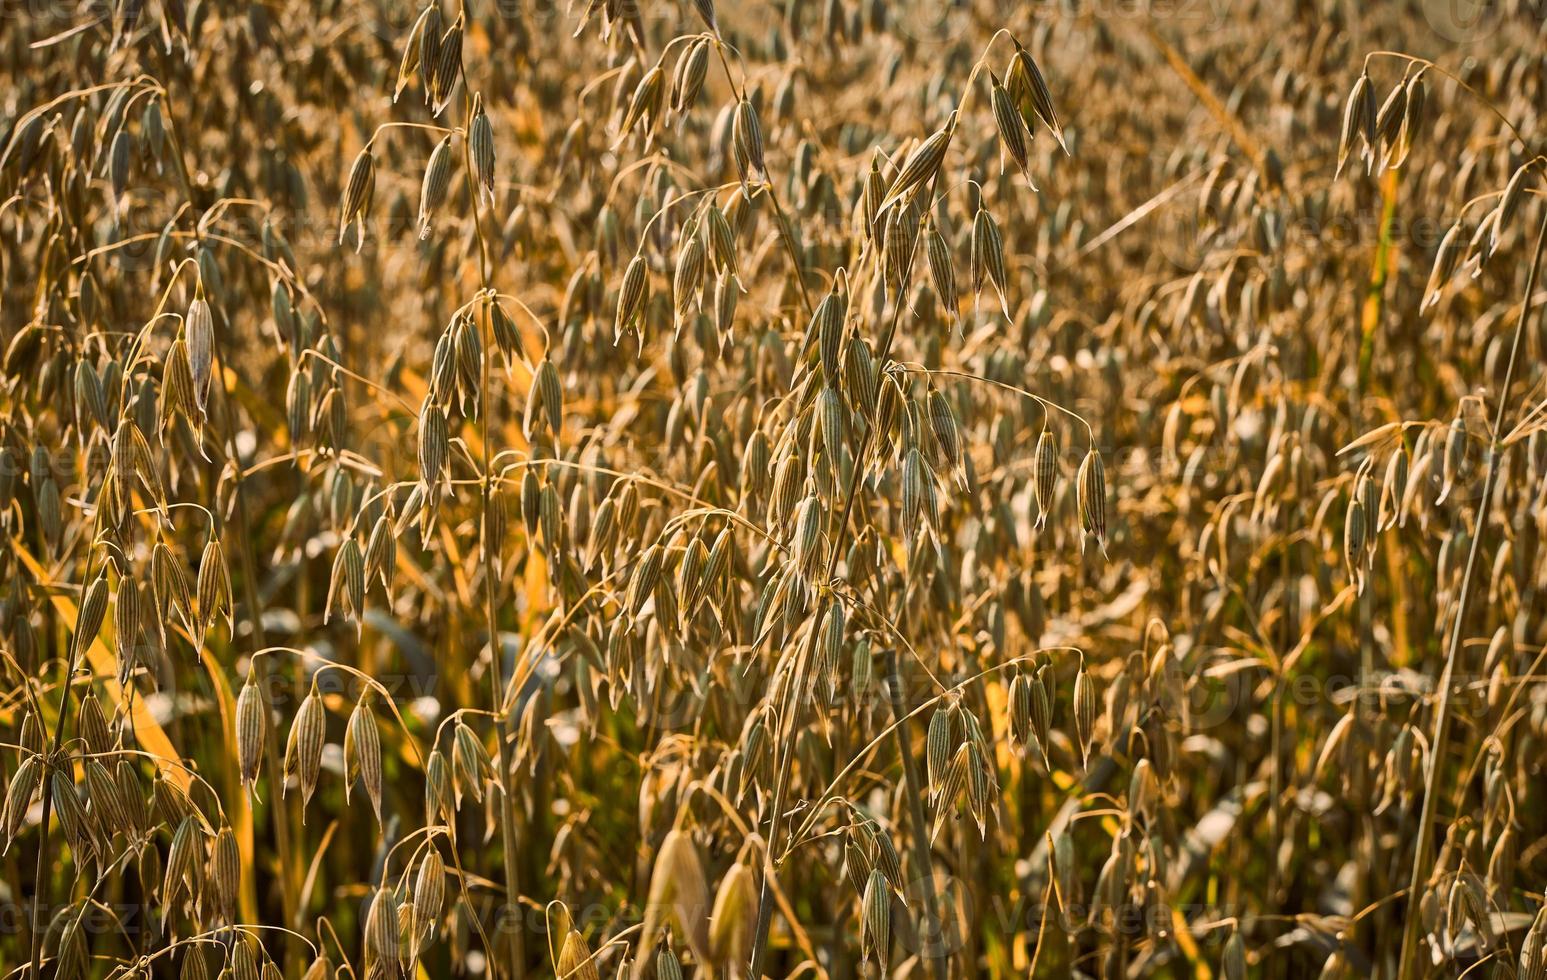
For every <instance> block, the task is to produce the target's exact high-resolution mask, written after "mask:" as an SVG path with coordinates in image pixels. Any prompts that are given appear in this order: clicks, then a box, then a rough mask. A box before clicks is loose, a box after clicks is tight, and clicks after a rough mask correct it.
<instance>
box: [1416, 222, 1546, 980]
mask: <svg viewBox="0 0 1547 980" xmlns="http://www.w3.org/2000/svg"><path fill="white" fill-rule="evenodd" d="M1544 242H1547V212H1544V213H1543V215H1542V222H1541V226H1540V227H1539V228H1538V229H1537V232H1536V248H1535V251H1534V253H1533V254H1532V257H1531V269H1530V272H1529V273H1528V274H1527V275H1526V291H1525V300H1524V301H1523V302H1522V304H1521V308H1520V319H1519V320H1517V321H1516V322H1515V337H1514V340H1512V341H1511V343H1510V348H1509V364H1508V366H1506V367H1505V369H1504V383H1503V384H1502V385H1501V386H1500V388H1499V396H1498V397H1499V407H1498V409H1497V411H1496V412H1495V413H1494V419H1493V429H1492V431H1491V432H1490V433H1489V437H1490V444H1489V447H1488V475H1487V477H1486V478H1485V479H1484V480H1483V491H1482V497H1481V499H1480V500H1479V501H1478V504H1477V526H1476V527H1475V528H1474V529H1473V532H1472V547H1471V550H1470V551H1468V552H1467V557H1466V571H1465V572H1464V573H1463V574H1462V577H1461V593H1460V595H1459V596H1457V598H1456V618H1455V622H1454V623H1453V624H1452V625H1451V630H1450V642H1449V645H1448V648H1447V649H1446V652H1445V669H1444V671H1443V673H1441V674H1440V680H1439V697H1440V701H1439V707H1438V709H1437V713H1436V716H1435V719H1434V737H1433V739H1432V741H1431V743H1430V750H1429V766H1428V771H1427V773H1426V774H1425V776H1424V784H1423V809H1422V811H1421V812H1420V814H1419V818H1418V843H1417V846H1416V849H1415V852H1414V854H1413V871H1412V877H1411V878H1410V879H1409V881H1408V886H1407V894H1408V912H1407V915H1406V916H1405V921H1404V922H1403V926H1402V959H1401V963H1400V966H1399V967H1398V970H1397V978H1398V980H1410V978H1412V977H1414V976H1416V975H1417V972H1416V971H1417V970H1418V968H1419V967H1418V959H1419V954H1418V925H1419V920H1420V919H1421V918H1422V916H1420V915H1419V914H1418V902H1419V898H1420V896H1421V895H1422V891H1421V889H1422V888H1423V886H1424V885H1425V883H1426V882H1427V881H1428V880H1429V861H1430V858H1431V853H1430V852H1431V850H1432V848H1433V843H1434V842H1433V840H1432V839H1431V838H1432V837H1433V834H1434V815H1435V810H1436V808H1437V807H1436V804H1437V802H1438V800H1439V795H1440V794H1439V788H1440V786H1439V782H1440V771H1441V769H1442V768H1443V767H1444V761H1445V753H1446V750H1447V748H1449V743H1450V729H1451V697H1450V695H1451V690H1452V687H1453V679H1454V676H1455V672H1456V663H1457V661H1458V660H1460V658H1461V634H1462V631H1463V630H1464V629H1465V627H1466V614H1467V610H1468V607H1469V606H1470V605H1471V598H1472V577H1473V575H1474V574H1475V573H1476V571H1477V559H1478V556H1479V555H1480V554H1481V553H1482V542H1483V533H1484V532H1485V531H1486V530H1487V528H1488V516H1489V512H1490V511H1491V510H1492V508H1493V491H1494V487H1495V485H1496V484H1497V483H1498V478H1499V468H1500V466H1501V465H1502V464H1503V461H1504V454H1505V453H1506V452H1507V451H1508V448H1509V447H1508V446H1505V445H1503V444H1502V443H1500V442H1499V434H1500V433H1501V432H1503V431H1504V420H1505V417H1506V415H1507V413H1508V411H1509V389H1510V384H1511V382H1513V381H1514V379H1515V365H1516V364H1517V363H1518V361H1519V356H1520V343H1521V338H1522V337H1524V336H1525V332H1526V325H1527V324H1528V323H1530V321H1531V313H1532V308H1533V300H1534V299H1535V297H1534V295H1533V294H1534V293H1535V291H1536V276H1537V272H1538V271H1539V270H1540V268H1541V264H1542V245H1543V243H1544Z"/></svg>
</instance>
